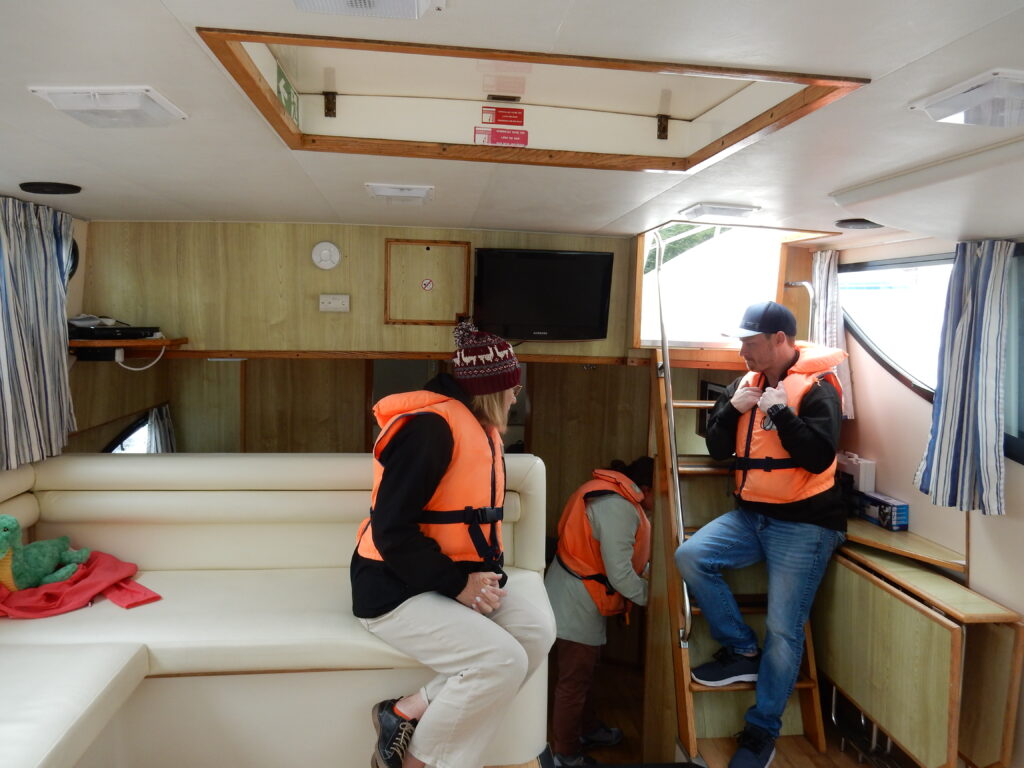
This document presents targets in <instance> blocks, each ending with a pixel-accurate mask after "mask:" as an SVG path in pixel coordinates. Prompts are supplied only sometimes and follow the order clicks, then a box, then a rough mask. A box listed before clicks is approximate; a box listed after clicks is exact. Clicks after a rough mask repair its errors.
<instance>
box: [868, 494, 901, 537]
mask: <svg viewBox="0 0 1024 768" xmlns="http://www.w3.org/2000/svg"><path fill="white" fill-rule="evenodd" d="M857 514H858V516H859V517H862V518H864V519H865V520H867V521H868V522H869V523H874V524H875V525H877V526H879V527H881V528H887V529H888V530H890V531H905V530H907V526H908V525H909V524H910V505H909V504H907V502H905V501H900V500H899V499H894V498H893V497H892V496H886V495H885V494H884V493H876V492H872V493H863V492H861V493H858V494H857Z"/></svg>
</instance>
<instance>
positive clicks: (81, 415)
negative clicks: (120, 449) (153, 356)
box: [65, 359, 171, 453]
mask: <svg viewBox="0 0 1024 768" xmlns="http://www.w3.org/2000/svg"><path fill="white" fill-rule="evenodd" d="M127 364H128V365H133V366H141V365H144V364H145V361H144V360H143V361H139V360H131V359H130V360H129V361H128V363H127ZM162 365H166V363H164V362H161V363H158V364H157V365H155V366H154V367H152V368H150V369H148V370H145V371H128V370H125V369H124V368H122V367H121V366H119V365H117V364H116V363H113V362H103V361H80V360H79V361H75V362H74V363H73V364H72V366H71V370H70V372H69V374H68V380H69V382H70V385H71V401H72V403H74V408H75V419H76V421H77V424H78V430H77V431H76V432H75V433H74V434H72V435H71V437H70V438H69V440H68V446H67V448H66V449H65V450H66V452H68V453H81V452H86V453H91V452H94V451H101V450H103V448H104V446H105V445H106V444H107V443H109V442H110V441H111V440H112V439H114V438H115V437H116V436H117V434H118V433H119V432H120V431H121V430H122V429H124V428H125V427H127V426H128V424H129V423H130V422H131V421H132V420H134V419H135V418H136V417H137V416H139V415H141V414H142V413H143V412H144V411H146V410H148V409H149V408H152V407H153V406H156V405H160V404H161V403H164V402H167V401H168V400H169V399H170V391H171V390H170V386H169V383H168V380H167V377H166V375H165V371H166V369H165V368H161V366H162Z"/></svg>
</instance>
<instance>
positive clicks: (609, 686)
mask: <svg viewBox="0 0 1024 768" xmlns="http://www.w3.org/2000/svg"><path fill="white" fill-rule="evenodd" d="M595 697H596V703H597V709H598V715H599V716H600V718H601V719H602V720H603V721H604V722H605V723H607V724H608V725H614V726H615V727H617V728H621V729H622V732H623V735H624V738H623V740H622V743H621V744H619V745H617V746H615V747H609V748H607V749H595V750H592V751H591V752H590V754H591V755H593V756H594V757H595V758H596V759H597V760H598V761H599V762H600V763H601V764H603V765H641V764H642V757H643V756H642V754H641V745H642V743H643V740H642V731H641V729H642V727H643V723H642V713H643V676H642V674H641V672H640V670H639V669H636V668H634V667H629V666H624V665H620V664H602V665H600V666H599V668H598V675H597V680H596V682H595ZM825 719H826V732H827V735H828V750H827V751H826V752H825V753H824V754H821V753H819V752H817V751H816V750H815V749H814V748H813V747H812V746H811V744H810V742H808V741H807V739H805V738H804V737H802V736H783V737H781V738H780V739H779V740H778V741H777V742H776V754H775V759H774V760H773V762H772V768H865V766H866V765H867V764H866V763H858V762H857V753H856V751H855V750H854V749H853V748H852V747H851V746H849V745H847V746H846V749H845V751H840V749H839V736H838V734H836V733H835V732H833V731H831V730H830V728H831V723H830V722H828V717H827V716H826V718H825ZM699 744H700V757H701V758H702V759H703V760H704V761H705V762H706V763H707V765H708V768H726V766H728V764H729V759H730V758H731V757H732V754H733V752H734V751H735V750H736V740H735V739H732V738H724V739H701V740H700V742H699ZM908 765H909V763H908Z"/></svg>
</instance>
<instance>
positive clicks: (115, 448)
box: [103, 413, 149, 453]
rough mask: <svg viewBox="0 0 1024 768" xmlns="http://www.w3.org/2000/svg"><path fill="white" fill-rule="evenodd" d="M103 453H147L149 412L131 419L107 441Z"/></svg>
mask: <svg viewBox="0 0 1024 768" xmlns="http://www.w3.org/2000/svg"><path fill="white" fill-rule="evenodd" d="M103 452H104V453H149V414H148V413H147V414H146V415H145V416H143V417H142V418H140V419H136V420H135V421H133V422H132V423H131V424H130V425H129V426H128V427H127V428H126V429H125V430H124V431H123V432H121V433H120V434H119V435H118V436H117V437H115V438H114V439H113V440H111V441H110V442H109V443H107V446H106V448H104V449H103Z"/></svg>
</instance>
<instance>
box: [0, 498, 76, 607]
mask: <svg viewBox="0 0 1024 768" xmlns="http://www.w3.org/2000/svg"><path fill="white" fill-rule="evenodd" d="M70 544H71V540H70V539H69V538H68V537H67V536H61V537H60V538H57V539H44V540H43V541H33V542H32V543H31V544H22V543H21V524H20V523H19V522H18V520H17V518H14V517H12V516H11V515H0V584H3V585H4V586H5V587H7V589H9V590H11V591H12V592H14V591H16V590H19V589H28V588H29V587H38V586H39V585H40V584H52V583H53V582H55V581H63V580H64V579H67V578H70V577H71V576H72V575H73V574H74V572H75V571H77V570H78V565H79V563H84V562H85V561H86V560H88V559H89V550H88V549H85V548H82V549H71V546H70Z"/></svg>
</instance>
